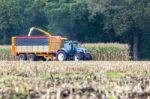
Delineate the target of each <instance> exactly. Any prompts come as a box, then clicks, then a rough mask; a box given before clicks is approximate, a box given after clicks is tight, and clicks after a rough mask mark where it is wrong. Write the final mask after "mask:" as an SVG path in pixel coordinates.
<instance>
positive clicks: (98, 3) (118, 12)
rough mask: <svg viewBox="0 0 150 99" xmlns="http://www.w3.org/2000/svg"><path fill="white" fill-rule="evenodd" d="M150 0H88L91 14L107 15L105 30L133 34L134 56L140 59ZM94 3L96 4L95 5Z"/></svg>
mask: <svg viewBox="0 0 150 99" xmlns="http://www.w3.org/2000/svg"><path fill="white" fill-rule="evenodd" d="M149 2H150V1H149V0H105V1H103V0H93V1H91V2H89V1H88V5H89V10H90V11H91V16H94V15H96V14H97V13H102V14H103V15H104V16H105V30H106V31H109V32H111V30H114V31H115V33H116V34H118V35H124V34H128V36H132V44H131V45H132V47H133V58H134V60H138V48H139V36H140V35H141V31H142V30H143V29H144V27H143V26H144V24H145V22H146V21H148V20H149V18H148V17H147V16H148V15H147V13H148V12H149V6H148V4H149ZM93 5H94V6H93Z"/></svg>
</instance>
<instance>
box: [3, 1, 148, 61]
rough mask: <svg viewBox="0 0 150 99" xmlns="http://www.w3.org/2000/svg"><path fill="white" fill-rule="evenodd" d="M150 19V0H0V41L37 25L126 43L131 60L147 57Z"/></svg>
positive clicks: (71, 34) (75, 36) (84, 38)
mask: <svg viewBox="0 0 150 99" xmlns="http://www.w3.org/2000/svg"><path fill="white" fill-rule="evenodd" d="M149 18H150V0H0V43H1V44H10V43H11V37H12V36H16V35H27V33H28V31H29V28H30V27H39V28H42V29H45V30H47V31H49V32H51V33H52V34H53V35H61V36H65V37H68V38H69V39H72V40H77V41H79V42H89V43H93V42H106V43H108V42H119V43H128V44H129V45H130V47H131V52H132V54H133V58H134V60H139V59H149V58H150V19H149ZM35 34H36V33H35Z"/></svg>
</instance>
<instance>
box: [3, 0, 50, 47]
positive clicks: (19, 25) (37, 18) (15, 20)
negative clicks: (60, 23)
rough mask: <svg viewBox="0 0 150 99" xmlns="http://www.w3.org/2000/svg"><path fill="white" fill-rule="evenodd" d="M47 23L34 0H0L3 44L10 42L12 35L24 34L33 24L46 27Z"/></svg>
mask: <svg viewBox="0 0 150 99" xmlns="http://www.w3.org/2000/svg"><path fill="white" fill-rule="evenodd" d="M47 24H48V23H47V19H46V17H45V16H44V14H43V13H42V11H40V8H39V6H38V5H37V4H36V3H34V1H33V0H0V32H1V34H0V39H1V41H2V44H8V43H10V40H11V39H10V38H11V36H14V35H24V34H23V33H26V32H28V30H29V28H30V27H32V26H36V27H41V28H45V27H46V25H47ZM25 35H27V33H26V34H25Z"/></svg>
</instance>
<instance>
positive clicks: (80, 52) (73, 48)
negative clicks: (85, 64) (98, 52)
mask: <svg viewBox="0 0 150 99" xmlns="http://www.w3.org/2000/svg"><path fill="white" fill-rule="evenodd" d="M56 58H57V60H58V61H67V60H74V61H84V60H92V56H91V54H90V53H89V52H87V49H85V48H80V47H79V44H78V42H76V41H64V42H63V44H62V47H61V49H60V50H58V52H57V54H56Z"/></svg>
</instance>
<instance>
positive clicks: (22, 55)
mask: <svg viewBox="0 0 150 99" xmlns="http://www.w3.org/2000/svg"><path fill="white" fill-rule="evenodd" d="M17 58H18V60H22V61H25V60H27V57H26V55H25V54H19V55H18V56H17Z"/></svg>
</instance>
